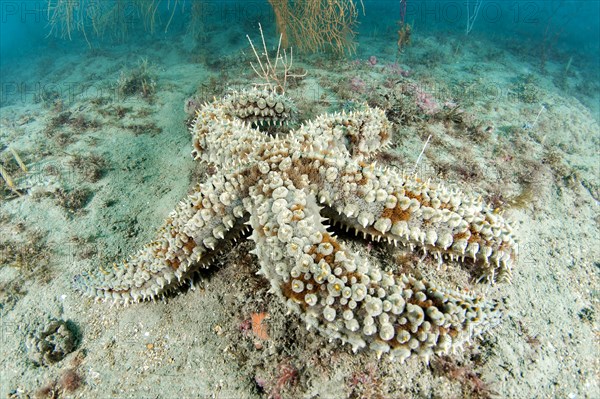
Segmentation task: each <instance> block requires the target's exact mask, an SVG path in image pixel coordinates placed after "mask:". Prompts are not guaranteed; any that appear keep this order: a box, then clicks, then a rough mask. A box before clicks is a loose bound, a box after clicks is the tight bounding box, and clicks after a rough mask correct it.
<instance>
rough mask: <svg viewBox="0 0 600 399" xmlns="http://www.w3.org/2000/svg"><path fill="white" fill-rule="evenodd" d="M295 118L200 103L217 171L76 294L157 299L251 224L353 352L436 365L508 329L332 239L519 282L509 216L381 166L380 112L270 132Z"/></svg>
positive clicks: (319, 317) (290, 281)
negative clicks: (349, 237) (486, 334)
mask: <svg viewBox="0 0 600 399" xmlns="http://www.w3.org/2000/svg"><path fill="white" fill-rule="evenodd" d="M292 109H293V106H292V104H291V102H290V100H288V99H287V98H286V97H284V96H280V95H276V94H273V93H270V92H267V91H258V90H250V91H243V92H241V93H234V94H231V95H228V96H226V97H225V98H224V99H222V100H216V99H215V101H214V102H212V103H210V104H205V105H204V106H203V107H201V108H200V109H199V111H198V114H197V118H196V120H195V121H194V123H193V125H192V129H191V131H192V134H193V142H194V151H193V153H192V154H193V156H194V158H195V159H201V160H203V161H206V162H212V163H214V164H215V165H217V166H218V167H219V168H220V170H219V172H218V173H217V174H215V175H213V176H211V177H210V178H209V179H208V180H207V181H206V182H204V183H202V184H199V185H198V186H197V188H196V190H195V191H194V192H193V193H192V194H191V195H189V196H188V197H187V198H186V199H185V200H183V201H181V202H180V203H179V205H178V206H177V207H176V209H175V210H174V211H173V212H172V213H171V214H170V216H169V217H168V219H167V220H166V223H165V225H164V227H163V228H162V229H161V230H160V233H159V236H158V238H157V239H156V240H154V241H152V242H151V243H150V244H148V245H147V246H146V247H144V248H143V249H142V250H140V251H139V252H138V253H137V254H136V255H135V256H133V257H132V258H131V259H130V260H129V261H128V262H124V263H123V264H120V265H116V264H115V265H114V266H113V267H112V268H109V269H108V270H107V269H102V268H101V269H100V271H99V272H97V273H95V274H92V275H83V276H79V277H78V278H77V279H76V285H77V287H78V289H80V290H81V291H83V292H84V293H87V294H89V295H92V296H95V297H97V298H104V299H109V300H114V301H116V302H120V303H122V302H124V303H127V302H130V301H131V302H138V301H141V300H145V299H149V298H155V297H156V296H159V295H162V294H164V293H165V292H166V291H167V290H169V289H172V288H173V287H176V286H178V285H179V284H181V283H182V282H183V281H185V280H186V279H188V278H190V276H191V275H192V273H194V272H195V271H197V270H198V268H199V267H201V265H206V264H207V263H208V261H209V260H210V259H211V257H212V256H214V255H215V254H217V253H218V251H219V250H220V249H222V248H223V246H225V245H227V244H228V243H229V242H230V241H231V240H233V239H234V238H235V237H237V236H239V234H240V233H241V232H242V231H243V230H244V229H245V227H246V225H250V226H251V228H252V234H251V235H250V238H251V239H252V240H253V241H254V242H255V244H256V248H255V249H254V250H253V251H252V253H254V254H255V255H256V256H257V257H258V260H259V262H260V266H261V267H260V271H259V272H258V273H259V274H261V275H263V276H264V277H265V278H267V279H268V280H269V282H270V284H271V292H272V293H274V294H276V295H277V296H278V297H279V298H282V299H283V300H285V301H286V302H287V304H288V306H289V307H290V308H291V309H293V310H294V311H296V312H297V313H299V314H300V315H301V317H302V318H303V319H304V321H305V322H306V323H307V325H308V327H309V328H310V327H316V328H317V329H318V330H319V331H321V332H322V333H323V334H324V335H326V336H327V337H329V338H331V339H334V338H339V339H341V340H342V341H343V342H348V343H350V344H351V345H352V347H353V350H357V349H359V348H361V347H364V346H366V345H369V347H370V348H371V349H373V350H375V351H377V352H378V353H379V354H381V353H385V352H390V354H391V355H392V356H396V357H398V358H400V359H401V360H402V361H403V360H404V359H406V358H407V357H408V356H410V355H411V354H413V353H416V354H419V355H421V356H423V357H425V358H429V357H430V356H431V355H432V354H434V353H447V352H448V351H449V350H450V349H452V348H453V347H456V346H459V345H461V344H462V343H463V342H464V341H466V340H467V339H469V338H470V337H471V336H472V335H473V334H479V333H481V332H483V331H484V330H486V329H487V328H489V327H491V326H493V325H495V324H497V323H498V321H499V319H500V317H501V314H502V312H501V311H500V307H499V305H498V304H497V303H495V302H491V301H484V300H482V299H481V298H477V297H469V296H465V295H462V294H459V293H457V292H452V291H448V290H442V289H438V288H436V287H434V286H433V285H432V284H430V283H428V282H426V281H419V280H417V279H415V278H413V277H411V276H408V275H404V274H398V273H393V272H388V271H382V270H381V268H380V267H379V266H378V265H374V264H371V263H369V261H368V260H367V259H365V258H363V257H361V256H360V255H359V254H357V253H354V252H353V251H352V250H350V249H348V247H347V246H346V244H345V243H344V242H342V241H340V240H339V239H338V238H337V237H335V236H334V235H333V234H332V233H330V232H329V231H327V229H326V227H325V225H323V223H322V221H323V220H324V219H323V217H322V216H326V217H327V218H329V219H331V220H332V221H333V222H335V223H340V224H342V225H345V226H346V227H347V228H351V229H354V230H356V231H357V232H362V233H363V234H364V235H365V236H370V237H371V238H374V239H377V240H379V239H385V240H387V241H389V242H393V243H395V244H397V243H402V244H404V245H407V246H410V248H411V249H415V248H419V249H421V250H423V251H426V252H430V253H432V254H433V256H435V257H437V258H438V259H439V260H440V262H441V260H442V258H443V257H449V258H451V259H453V258H456V259H459V258H460V259H462V260H463V261H464V259H465V257H466V258H468V259H470V260H469V261H472V262H475V263H476V264H477V265H479V266H480V267H481V268H482V271H483V274H484V275H485V276H487V277H488V278H489V279H490V280H492V281H493V280H495V279H496V278H499V279H505V280H506V279H509V278H510V274H511V267H512V264H513V261H514V258H515V257H516V254H517V251H516V249H517V246H516V243H515V240H514V238H513V235H512V233H511V228H510V226H509V225H508V224H507V222H506V221H505V220H504V219H503V217H502V216H501V215H499V214H497V213H496V212H494V210H493V209H491V208H490V207H489V206H487V205H486V204H484V203H483V202H482V200H481V198H476V197H474V196H471V195H465V194H463V193H462V192H460V191H458V190H449V189H447V188H445V187H443V186H441V185H436V184H433V183H431V182H425V181H421V180H419V179H416V178H411V177H408V176H403V175H402V174H400V173H398V172H397V171H396V170H393V169H383V168H378V167H376V166H375V165H374V164H373V163H370V162H369V159H370V158H371V157H372V156H373V154H375V153H376V152H377V151H378V150H380V149H381V148H383V147H385V146H386V145H387V143H388V142H389V139H390V123H389V122H388V120H387V118H386V117H385V114H384V112H383V111H382V110H380V109H377V108H370V107H368V106H365V107H364V109H361V110H359V111H355V112H351V113H341V114H340V113H336V114H334V115H322V116H320V117H318V118H316V120H314V121H312V122H308V123H306V124H304V125H302V126H301V127H300V128H298V129H297V130H295V131H292V132H290V133H289V134H285V135H283V134H282V135H278V136H272V135H268V134H266V133H265V132H262V131H261V130H259V129H258V126H259V125H261V124H263V123H265V122H267V123H268V124H275V125H280V124H282V122H284V121H286V120H287V119H289V117H290V115H291V113H292Z"/></svg>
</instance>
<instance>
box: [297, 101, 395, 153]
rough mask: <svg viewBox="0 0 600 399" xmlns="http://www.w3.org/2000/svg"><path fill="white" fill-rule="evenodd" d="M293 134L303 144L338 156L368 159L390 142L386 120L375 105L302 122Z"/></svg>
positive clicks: (388, 123) (388, 126)
mask: <svg viewBox="0 0 600 399" xmlns="http://www.w3.org/2000/svg"><path fill="white" fill-rule="evenodd" d="M294 135H295V136H297V137H301V138H302V140H303V142H304V143H305V147H309V148H310V149H311V151H312V150H314V151H327V152H331V153H333V154H336V155H339V156H346V155H351V156H352V157H354V158H357V159H363V158H368V157H369V156H371V155H373V154H374V153H376V152H377V151H380V150H382V149H384V148H385V147H386V146H387V145H388V143H389V141H390V122H389V121H388V120H387V118H386V116H385V113H384V112H383V111H382V110H381V109H379V108H370V107H368V106H366V107H365V109H364V110H361V111H353V112H350V113H345V112H342V113H339V112H338V113H335V114H325V115H321V116H319V117H317V118H316V119H315V120H314V121H310V122H308V123H307V124H305V125H302V127H301V128H300V129H298V131H297V132H296V133H294Z"/></svg>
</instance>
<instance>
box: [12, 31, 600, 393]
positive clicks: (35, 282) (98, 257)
mask: <svg viewBox="0 0 600 399" xmlns="http://www.w3.org/2000/svg"><path fill="white" fill-rule="evenodd" d="M460 40H461V39H460V38H458V37H457V38H452V37H447V38H446V39H445V40H444V41H443V42H442V44H441V45H440V38H435V37H427V36H424V37H418V36H417V37H416V38H415V43H414V44H413V48H409V49H407V50H406V52H405V53H404V54H403V56H402V58H401V59H400V61H401V63H400V64H395V57H396V54H395V51H396V48H395V45H394V43H392V46H391V47H390V46H389V43H387V44H386V43H384V42H374V43H372V44H370V46H372V47H371V48H372V53H373V55H376V56H377V58H378V62H377V64H375V65H371V63H369V62H368V61H367V60H366V57H363V58H362V59H361V58H359V57H357V58H355V59H354V60H347V59H344V60H340V59H331V58H328V57H316V56H305V57H303V56H301V55H299V56H297V57H296V58H297V59H296V64H295V65H296V66H297V67H299V68H302V69H303V70H304V71H306V72H307V75H306V77H304V78H302V79H297V80H295V81H294V82H293V83H292V84H291V85H290V88H289V90H288V94H289V95H290V97H292V98H293V99H294V100H295V101H296V103H297V105H298V108H299V110H300V119H301V120H304V119H310V118H312V117H314V116H315V115H318V114H320V113H323V112H333V111H336V110H341V109H346V108H347V107H351V106H352V105H353V104H356V103H359V102H361V101H368V102H369V103H370V104H371V105H378V106H382V107H389V108H386V110H387V111H390V110H391V111H394V107H397V106H398V102H397V101H396V102H394V101H392V100H390V98H391V97H390V93H394V92H396V93H398V90H402V89H399V87H400V86H402V84H403V83H404V84H405V85H404V87H406V86H407V84H408V83H410V84H411V85H412V84H416V85H420V87H421V86H422V87H423V93H424V94H423V93H422V94H423V96H426V97H427V99H428V100H427V101H429V103H430V104H431V103H434V106H435V105H437V107H438V108H436V110H435V111H432V112H429V111H427V110H426V109H425V108H424V107H421V108H419V107H417V108H415V109H414V110H413V111H414V112H415V113H416V114H415V115H413V116H415V118H414V119H410V115H408V119H407V120H406V121H405V122H404V123H397V124H396V125H395V128H394V137H393V140H392V142H393V145H392V147H391V148H390V149H388V150H386V152H385V153H383V154H381V155H380V156H379V159H378V162H380V163H383V164H385V165H390V166H393V167H398V168H411V167H412V165H413V164H414V162H415V161H416V159H417V156H418V154H419V153H420V151H421V149H422V148H423V146H424V144H425V142H426V140H427V138H428V137H429V136H430V135H431V139H430V142H429V143H428V146H427V148H426V150H425V152H424V155H423V158H422V160H421V162H420V163H419V168H418V173H419V174H420V175H421V178H431V179H437V180H440V181H445V182H447V183H448V184H450V185H454V186H457V187H460V188H461V190H463V191H465V192H474V193H479V194H481V195H483V196H484V198H486V199H487V200H488V201H491V202H492V203H493V204H494V205H496V206H501V207H503V208H505V215H506V216H507V217H508V218H509V219H511V220H512V225H513V228H514V230H515V235H516V237H517V238H518V240H519V242H520V256H519V259H518V262H517V265H516V266H515V268H514V275H513V279H512V284H496V285H492V286H490V285H488V284H485V283H476V276H474V275H472V274H470V272H469V271H468V270H465V268H461V264H460V263H458V262H449V263H447V264H446V265H444V267H442V268H440V267H438V266H437V262H436V261H434V260H432V259H429V257H422V256H421V254H414V253H411V252H410V251H409V250H408V249H405V248H394V247H393V246H391V245H387V244H383V243H372V242H368V240H362V239H357V238H353V237H352V236H349V235H343V234H342V235H341V236H342V237H343V238H344V239H345V240H346V241H347V243H348V245H350V246H351V247H352V248H353V249H355V250H357V251H361V253H363V254H365V256H369V257H371V258H372V260H373V261H374V262H380V263H384V264H386V265H387V266H388V267H391V268H395V269H396V270H399V271H407V272H412V273H417V274H419V275H421V276H423V277H426V278H428V279H430V280H432V281H434V282H436V284H439V285H441V286H445V287H448V288H453V289H454V288H457V287H460V289H462V290H470V291H472V292H476V293H478V294H483V295H485V296H486V297H488V298H494V299H499V298H506V303H507V305H508V308H509V311H508V313H507V315H506V317H505V319H504V321H503V323H502V324H501V326H500V327H499V328H496V329H494V330H493V331H491V332H489V333H487V334H485V335H483V336H482V337H481V338H477V339H473V341H472V342H471V344H470V345H468V346H466V347H465V349H464V351H458V352H457V353H454V354H451V355H449V356H445V357H442V358H439V357H436V358H434V359H432V360H431V362H430V363H429V364H427V363H425V362H424V361H423V360H421V359H419V358H417V357H414V356H413V357H411V358H409V359H408V360H407V361H406V362H405V363H404V364H400V363H399V362H397V361H393V360H390V359H389V358H388V357H386V356H385V355H384V356H383V357H382V358H381V359H378V358H377V356H376V355H375V353H373V352H370V351H368V350H365V351H360V352H359V353H357V354H353V353H352V351H351V348H350V347H349V346H347V345H346V346H342V345H340V343H339V342H335V341H334V342H329V341H328V340H327V339H326V338H324V337H322V336H321V335H319V334H318V333H316V332H314V331H306V329H305V328H304V323H303V322H302V321H301V320H300V318H299V317H298V316H297V315H295V314H287V310H286V309H285V305H284V304H282V303H280V301H279V300H278V299H277V298H275V297H274V296H272V295H270V294H268V293H267V290H268V288H269V286H268V282H267V281H265V280H263V279H261V277H260V276H257V275H255V272H256V271H257V270H258V263H257V260H256V259H255V258H254V257H253V255H251V254H249V251H250V250H251V249H252V248H253V243H252V242H250V241H246V240H241V242H240V243H239V244H238V245H236V246H235V247H234V249H233V250H232V251H229V252H228V253H225V254H223V255H221V256H219V257H218V258H217V260H216V262H215V264H214V265H213V266H212V267H211V268H210V269H209V270H207V271H203V272H202V273H201V275H200V276H198V278H197V279H196V280H195V281H194V283H193V285H191V286H190V287H186V288H184V289H182V290H181V292H180V294H179V295H173V296H170V297H169V298H168V299H166V300H164V301H157V302H147V303H141V304H136V305H131V306H128V307H119V306H111V305H110V304H109V303H103V302H94V301H93V300H90V299H87V298H83V297H81V296H80V295H79V294H78V293H77V292H75V291H73V289H72V288H71V281H72V279H73V276H75V275H76V274H78V273H81V272H84V271H90V270H92V269H94V268H97V267H98V266H100V265H103V264H108V265H110V264H112V262H113V261H116V260H118V259H122V258H125V257H127V256H128V255H129V254H131V253H133V252H135V251H136V250H137V248H139V247H141V246H142V245H143V244H144V243H146V242H148V241H149V240H151V239H152V238H153V236H154V234H155V232H156V230H157V229H158V228H159V227H160V225H161V224H162V221H163V220H164V218H165V217H166V216H167V214H168V213H169V212H170V211H171V209H173V208H174V207H175V205H176V204H177V202H178V201H179V199H181V198H183V197H184V196H185V194H186V193H187V192H189V190H190V189H191V187H192V186H193V185H195V184H196V183H197V182H201V181H202V180H203V179H205V178H206V176H207V175H209V174H211V173H214V170H212V166H210V165H197V164H195V163H194V162H193V161H192V159H191V157H190V155H189V153H190V151H191V145H190V141H191V140H190V137H189V133H188V129H187V124H188V123H189V121H190V115H189V114H186V112H185V110H184V109H185V107H184V104H185V103H186V101H187V100H188V99H189V98H192V97H194V96H195V98H196V99H200V100H201V99H203V98H206V99H212V96H213V95H215V96H220V95H222V94H223V93H224V92H225V89H226V86H232V87H243V86H248V85H250V84H251V82H252V81H255V80H254V76H253V75H252V70H251V69H250V67H249V62H250V61H252V59H251V57H250V55H249V54H248V49H247V48H245V47H244V51H245V53H242V52H241V48H240V49H239V50H235V51H234V50H232V53H230V54H223V55H222V56H221V57H214V56H213V58H211V59H209V58H208V56H207V55H204V54H206V53H203V52H202V51H200V52H198V51H197V49H193V48H189V47H186V45H185V44H184V43H185V41H184V40H183V39H182V40H181V42H179V43H172V42H169V46H166V45H165V43H161V42H160V41H158V42H154V44H153V47H142V48H135V49H131V48H129V47H126V46H117V47H114V48H113V49H111V50H103V51H99V50H95V51H87V52H86V54H85V56H81V55H72V54H69V53H66V54H64V56H61V57H49V56H48V57H45V56H40V58H39V59H36V60H35V61H34V62H28V63H27V64H26V65H25V64H24V65H13V66H11V67H9V66H7V67H5V68H3V69H4V70H5V72H4V73H3V79H5V80H6V81H10V82H13V81H14V82H20V83H25V84H30V85H35V83H36V82H42V86H41V88H40V89H39V90H34V91H33V92H26V93H24V92H21V91H19V90H17V91H15V92H14V93H13V94H14V95H13V94H11V96H9V97H8V98H9V100H8V101H6V102H5V103H4V104H3V107H2V108H0V117H1V118H0V149H1V150H2V153H1V157H0V161H1V163H2V165H3V166H4V168H5V169H6V171H7V173H10V175H11V176H12V177H13V180H14V185H15V187H16V189H17V190H18V194H17V193H16V192H14V191H13V190H11V189H10V188H9V187H8V186H7V184H4V185H3V186H1V187H0V189H1V190H2V191H1V194H2V202H1V205H0V256H1V257H2V262H1V263H2V267H1V269H0V312H1V316H2V343H1V345H0V359H3V360H2V361H1V362H0V374H1V376H2V377H1V381H0V395H1V396H2V397H14V398H25V397H36V395H37V397H61V398H69V397H74V398H76V397H81V398H88V397H98V398H146V397H152V398H167V397H173V394H174V391H173V390H174V389H176V396H177V397H180V398H196V397H207V398H236V399H242V398H266V397H272V398H277V397H280V398H348V397H350V398H368V397H370V398H461V397H476V398H483V397H501V398H597V397H600V387H599V383H598V381H600V375H599V372H600V368H599V359H600V356H599V355H600V353H599V348H600V346H599V342H598V338H599V335H598V333H599V329H598V327H599V325H598V319H599V317H600V316H599V299H600V294H599V287H600V285H599V284H598V280H599V275H600V239H599V222H600V219H599V206H598V200H599V193H600V191H599V185H600V183H599V182H600V179H599V159H598V149H599V144H600V134H599V128H598V120H599V117H598V108H590V105H589V104H592V107H593V104H594V102H596V103H597V102H598V98H597V96H598V90H595V92H594V89H593V88H592V89H590V90H591V92H592V94H586V93H580V92H579V91H578V90H579V89H578V88H581V87H585V85H582V83H581V82H584V81H585V80H586V79H587V77H586V76H585V73H584V72H581V71H577V70H575V68H573V69H572V70H571V73H564V75H565V76H561V72H560V70H561V68H564V66H563V65H561V64H560V63H559V62H549V63H548V65H547V73H545V74H540V73H539V68H538V67H537V66H536V65H534V64H533V63H532V61H531V60H528V61H523V60H521V59H520V58H519V56H518V54H514V52H509V51H507V50H504V49H502V48H494V47H492V46H493V45H492V44H490V43H489V42H480V41H477V40H473V41H472V42H469V43H462V45H461V46H458V45H457V43H458V42H459V41H460ZM213 46H215V47H218V44H217V43H213ZM206 51H208V50H206ZM482 54H485V55H486V57H487V59H489V61H487V62H486V63H480V62H478V60H479V59H481V57H482ZM447 59H452V62H451V63H448V62H446V60H447ZM145 61H146V62H147V69H143V71H144V72H145V73H147V75H144V76H147V77H148V78H149V80H148V81H147V82H146V83H147V84H148V85H149V86H147V87H146V86H144V87H143V89H142V90H138V89H136V90H134V92H133V93H127V92H125V91H123V85H122V84H123V82H124V79H125V80H126V79H127V78H131V77H135V76H136V75H135V73H136V71H137V72H140V71H142V69H141V68H145V67H143V66H142V64H143V63H144V62H145ZM400 71H410V72H409V73H408V76H402V73H400ZM40 76H43V78H40ZM67 84H68V85H71V86H70V87H76V88H78V90H79V88H81V89H82V90H79V91H77V90H75V91H74V92H72V93H71V92H69V91H68V90H64V88H65V87H67V86H68V85H67ZM595 84H596V86H595V87H596V88H597V84H598V83H597V82H596V83H595ZM409 86H410V85H409ZM5 87H6V86H5ZM30 87H31V86H30ZM411 87H412V86H411ZM146 90H147V91H146ZM78 93H79V94H78ZM71 94H74V95H71ZM129 94H131V95H129ZM412 94H413V95H414V94H415V93H414V92H413V93H412ZM594 95H595V96H596V97H595V98H594ZM413 98H415V97H413ZM586 104H587V105H586ZM421 105H423V104H421ZM455 105H456V106H457V107H458V108H457V110H459V111H460V112H459V114H460V115H459V116H453V115H450V114H449V111H448V110H449V109H452V108H454V106H455ZM396 111H397V110H396ZM434 113H438V115H437V117H434V116H433V114H434ZM444 113H446V114H448V115H445V116H443V115H444ZM538 114H539V115H538ZM394 115H398V112H395V113H394ZM536 118H537V120H536ZM399 120H400V119H399ZM9 147H10V148H13V149H14V150H16V151H17V153H18V154H19V155H20V158H21V159H22V160H23V162H24V164H25V165H26V167H27V172H25V171H24V170H22V169H21V168H20V167H19V165H18V163H17V161H16V159H15V156H14V155H13V154H12V152H11V151H10V150H9ZM49 318H55V319H61V320H65V321H68V324H67V325H68V326H69V328H70V329H71V330H72V333H73V336H74V341H75V342H74V343H75V348H74V350H73V351H71V352H70V353H68V354H67V355H66V356H65V357H64V359H62V360H60V361H58V362H56V363H52V364H48V365H41V366H38V365H35V364H34V363H33V361H32V360H31V356H30V355H31V353H30V352H31V350H30V349H29V348H28V347H27V345H26V342H27V340H28V337H29V336H30V335H31V334H33V333H35V331H38V330H39V329H40V328H41V327H40V326H44V325H45V323H47V320H48V319H49ZM257 323H258V324H260V326H259V327H260V328H254V327H256V325H255V324H257ZM52 395H54V396H52Z"/></svg>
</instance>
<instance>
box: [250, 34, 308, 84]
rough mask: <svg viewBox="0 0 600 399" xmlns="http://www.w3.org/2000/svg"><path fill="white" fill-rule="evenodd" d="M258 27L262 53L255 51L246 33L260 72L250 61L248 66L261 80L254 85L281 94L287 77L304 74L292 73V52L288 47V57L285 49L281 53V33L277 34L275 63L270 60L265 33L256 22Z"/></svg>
mask: <svg viewBox="0 0 600 399" xmlns="http://www.w3.org/2000/svg"><path fill="white" fill-rule="evenodd" d="M258 29H259V31H260V37H261V40H262V44H263V53H262V54H261V55H259V54H258V51H256V47H255V46H254V43H253V42H252V39H250V36H248V35H246V38H247V39H248V42H250V47H252V51H253V52H254V56H255V57H256V61H257V62H258V65H259V66H260V72H259V70H258V68H257V67H256V66H255V65H254V63H252V62H250V67H252V70H253V71H254V73H256V75H257V76H258V77H259V78H260V79H262V80H263V82H262V83H257V84H256V86H262V87H266V88H268V89H269V90H271V91H274V92H277V93H280V94H283V93H285V89H286V86H287V81H288V78H290V77H292V78H299V77H304V76H306V73H304V74H292V73H290V70H291V68H292V65H293V63H294V53H293V50H292V49H291V48H290V57H289V58H288V55H287V51H286V50H285V49H283V55H281V40H282V36H283V35H281V34H280V35H279V42H278V44H277V52H276V53H275V64H273V63H272V62H271V57H270V56H269V51H268V50H267V43H266V41H265V35H264V33H263V30H262V26H261V24H258Z"/></svg>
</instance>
